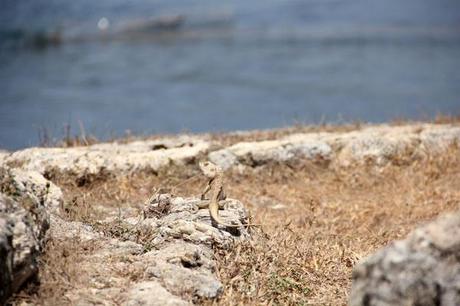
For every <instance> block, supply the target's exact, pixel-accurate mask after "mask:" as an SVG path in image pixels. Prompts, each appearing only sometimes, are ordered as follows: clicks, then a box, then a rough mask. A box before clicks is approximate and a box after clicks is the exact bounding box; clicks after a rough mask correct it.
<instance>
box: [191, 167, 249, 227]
mask: <svg viewBox="0 0 460 306" xmlns="http://www.w3.org/2000/svg"><path fill="white" fill-rule="evenodd" d="M199 165H200V169H201V171H202V172H203V174H204V175H205V176H206V177H207V178H208V179H209V181H208V184H207V185H206V187H205V189H204V191H203V193H202V195H201V200H205V196H206V194H207V193H208V192H210V193H211V196H210V199H209V202H204V203H202V204H200V205H198V207H200V208H205V207H208V209H209V214H210V215H211V219H212V220H213V221H214V222H215V223H217V224H220V225H223V226H226V227H240V226H248V225H258V224H243V225H236V224H227V223H226V222H225V221H224V220H222V218H221V217H220V216H219V206H220V205H219V201H222V200H225V198H226V196H225V192H224V174H223V171H222V169H221V168H220V167H219V166H217V165H215V164H213V163H211V162H208V161H207V162H200V163H199Z"/></svg>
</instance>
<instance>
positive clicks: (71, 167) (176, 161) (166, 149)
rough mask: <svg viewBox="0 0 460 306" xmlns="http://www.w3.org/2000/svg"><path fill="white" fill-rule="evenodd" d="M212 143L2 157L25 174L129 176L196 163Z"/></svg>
mask: <svg viewBox="0 0 460 306" xmlns="http://www.w3.org/2000/svg"><path fill="white" fill-rule="evenodd" d="M208 148H209V143H208V142H206V141H204V140H202V139H200V138H197V137H189V136H180V137H177V138H166V139H161V140H149V141H135V142H131V143H128V144H119V143H116V142H115V143H103V144H97V145H92V146H88V147H74V148H30V149H25V150H22V151H17V152H14V153H11V154H10V155H8V156H6V157H5V156H4V157H3V163H5V164H8V165H10V166H12V167H17V168H21V169H23V170H26V171H36V172H38V173H41V174H46V173H47V172H52V171H55V172H58V173H69V174H74V175H75V176H77V177H84V176H88V175H95V174H100V173H117V174H126V173H132V172H135V171H141V170H151V171H158V170H159V169H161V168H163V167H166V166H169V165H171V164H173V165H184V164H187V163H188V162H193V160H194V158H196V157H197V156H199V155H200V154H203V153H204V152H206V151H207V150H208Z"/></svg>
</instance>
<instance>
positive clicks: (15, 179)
mask: <svg viewBox="0 0 460 306" xmlns="http://www.w3.org/2000/svg"><path fill="white" fill-rule="evenodd" d="M0 191H1V193H0V267H1V268H2V269H1V276H0V288H2V289H0V302H4V301H5V300H6V298H7V297H8V296H9V295H10V294H11V293H12V292H15V291H16V290H18V289H19V288H20V286H21V285H22V284H23V283H24V282H25V281H26V280H28V279H29V278H31V277H32V276H34V275H35V274H36V273H37V270H38V256H39V255H40V253H41V251H42V248H43V246H44V244H45V237H46V236H45V234H46V231H47V229H48V228H49V211H52V210H53V208H54V207H55V206H59V203H60V202H61V201H62V199H61V193H60V190H59V188H57V187H56V186H54V185H53V184H52V183H51V182H47V181H46V180H45V179H44V178H43V177H41V176H39V175H37V174H36V173H25V172H23V171H21V170H15V169H6V168H1V169H0ZM48 209H49V211H48Z"/></svg>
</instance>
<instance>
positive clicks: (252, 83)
mask: <svg viewBox="0 0 460 306" xmlns="http://www.w3.org/2000/svg"><path fill="white" fill-rule="evenodd" d="M0 6H1V9H0V148H8V149H17V148H21V147H25V146H31V145H37V144H38V141H39V137H38V131H39V130H43V129H46V130H47V131H48V134H49V135H51V136H52V137H56V138H60V137H62V136H63V130H64V126H65V125H66V124H70V125H71V127H72V130H71V132H72V133H75V134H78V133H79V122H82V124H83V125H84V127H85V129H86V132H87V133H91V134H94V135H96V136H97V137H99V138H100V139H104V138H107V137H109V136H114V135H123V134H124V133H125V132H126V131H127V130H130V131H131V132H133V133H135V134H149V133H157V132H160V133H161V132H180V131H192V132H202V131H226V130H236V129H237V130H241V129H253V128H272V127H280V126H286V125H290V124H293V123H318V122H322V121H326V122H336V123H337V122H344V121H352V120H360V121H370V122H382V121H386V120H391V119H395V118H401V117H403V118H413V119H418V118H425V119H426V118H432V117H434V116H435V115H436V114H437V113H444V114H454V115H459V114H460V1H458V0H425V1H424V0H404V1H401V0H385V1H381V0H304V1H294V0H285V1H269V0H264V1H232V2H228V3H223V2H220V1H211V0H200V1H175V0H157V1H153V0H152V1H147V0H140V1H125V0H123V1H122V0H99V1H91V0H75V1H59V0H3V1H1V3H0ZM178 15H180V16H181V17H180V18H176V16H178ZM152 16H153V17H154V19H149V18H151V17H152ZM165 16H167V17H168V16H169V17H168V18H169V19H167V20H166V19H165ZM152 20H153V21H152ZM159 20H160V22H159ZM165 20H166V21H165ZM171 20H172V22H171ZM176 20H179V21H180V22H177V24H176V23H175V21H176ZM107 21H108V23H107ZM98 23H99V26H100V27H101V28H104V27H106V28H107V29H106V30H105V31H101V30H100V29H99V28H98ZM160 26H163V28H162V29H158V28H159V27H160ZM165 27H169V28H168V29H166V30H165V29H164V28H165ZM57 32H59V39H60V43H59V44H55V43H53V41H52V37H53V33H57Z"/></svg>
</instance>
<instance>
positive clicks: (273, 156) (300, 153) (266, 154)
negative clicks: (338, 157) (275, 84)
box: [208, 134, 333, 170]
mask: <svg viewBox="0 0 460 306" xmlns="http://www.w3.org/2000/svg"><path fill="white" fill-rule="evenodd" d="M332 155H333V152H332V148H331V147H330V146H329V145H328V144H327V143H326V142H324V141H323V140H321V139H320V138H319V135H317V134H294V135H289V136H287V137H284V138H282V139H279V140H266V141H254V142H240V143H237V144H235V145H232V146H230V147H227V148H224V149H221V150H217V151H214V152H211V153H209V155H208V157H209V160H210V161H212V162H213V163H215V164H217V165H219V166H220V167H222V168H223V169H224V170H226V169H229V168H230V167H232V166H234V165H237V164H238V163H241V164H244V165H247V166H258V165H262V164H266V163H268V162H271V161H281V162H283V161H288V160H292V159H303V158H304V159H322V160H330V159H331V158H332Z"/></svg>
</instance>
